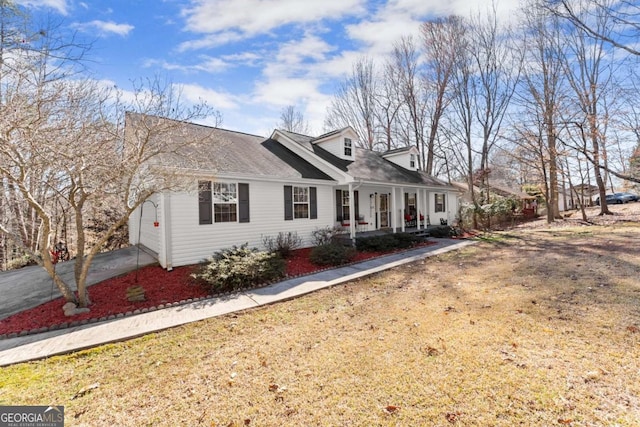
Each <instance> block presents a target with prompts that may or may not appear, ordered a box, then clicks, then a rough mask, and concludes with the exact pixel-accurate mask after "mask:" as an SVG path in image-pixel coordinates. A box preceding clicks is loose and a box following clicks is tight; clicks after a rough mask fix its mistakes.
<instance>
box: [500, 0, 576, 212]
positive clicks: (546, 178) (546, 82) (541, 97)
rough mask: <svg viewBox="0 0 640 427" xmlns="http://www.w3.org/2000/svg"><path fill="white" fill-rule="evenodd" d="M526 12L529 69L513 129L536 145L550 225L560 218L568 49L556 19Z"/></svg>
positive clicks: (532, 8)
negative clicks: (561, 136) (560, 161)
mask: <svg viewBox="0 0 640 427" xmlns="http://www.w3.org/2000/svg"><path fill="white" fill-rule="evenodd" d="M522 12H523V18H524V19H523V22H524V28H523V32H522V34H523V36H524V39H523V42H522V46H521V49H522V51H523V57H524V58H525V62H526V64H527V67H526V68H525V69H524V70H523V72H522V78H521V80H520V91H519V92H518V93H517V95H516V101H517V104H518V105H520V106H521V109H520V110H519V111H518V112H517V113H516V114H517V118H514V120H513V125H512V127H513V129H514V131H515V132H516V135H520V136H521V137H522V139H521V140H520V141H521V142H522V143H524V144H532V145H531V148H532V152H533V153H535V154H536V159H537V162H538V164H539V170H540V171H541V176H542V177H543V184H544V192H545V198H546V201H547V222H548V223H551V222H553V221H554V219H555V218H558V217H559V206H558V147H557V144H558V143H557V140H556V135H557V133H558V130H559V129H558V122H559V121H560V108H561V103H562V101H563V99H562V97H563V83H564V67H563V64H564V58H565V47H564V43H563V37H562V31H561V27H560V24H559V22H558V19H557V18H556V17H555V16H553V15H552V14H549V13H548V11H546V10H545V9H544V8H541V7H540V5H536V4H533V5H530V6H529V7H526V8H524V9H523V10H522ZM523 117H526V118H527V119H528V120H523ZM536 139H537V141H536Z"/></svg>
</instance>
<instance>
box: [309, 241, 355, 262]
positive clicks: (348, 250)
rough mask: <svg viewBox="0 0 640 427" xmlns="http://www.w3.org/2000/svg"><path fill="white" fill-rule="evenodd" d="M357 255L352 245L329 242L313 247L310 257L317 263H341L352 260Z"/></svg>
mask: <svg viewBox="0 0 640 427" xmlns="http://www.w3.org/2000/svg"><path fill="white" fill-rule="evenodd" d="M355 256H356V250H355V249H354V248H352V247H351V246H344V245H340V244H337V243H327V244H325V245H320V246H316V247H315V248H313V249H312V250H311V253H310V255H309V259H310V260H311V262H312V263H314V264H316V265H341V264H347V263H349V262H351V261H352V260H353V258H354V257H355Z"/></svg>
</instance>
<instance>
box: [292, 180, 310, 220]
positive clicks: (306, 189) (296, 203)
mask: <svg viewBox="0 0 640 427" xmlns="http://www.w3.org/2000/svg"><path fill="white" fill-rule="evenodd" d="M296 190H298V191H299V190H304V191H303V192H302V194H300V193H298V194H296ZM291 192H292V198H291V202H292V203H293V219H309V217H310V216H311V197H310V196H309V187H307V186H302V185H294V186H292V188H291ZM301 195H302V196H305V199H306V201H296V197H300V196H301ZM296 206H306V209H305V211H306V216H298V215H299V212H298V211H297V210H296Z"/></svg>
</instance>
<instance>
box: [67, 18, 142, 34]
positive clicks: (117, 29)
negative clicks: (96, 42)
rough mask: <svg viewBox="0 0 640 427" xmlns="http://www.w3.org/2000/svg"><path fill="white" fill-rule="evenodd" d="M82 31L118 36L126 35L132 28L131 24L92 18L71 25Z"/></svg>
mask: <svg viewBox="0 0 640 427" xmlns="http://www.w3.org/2000/svg"><path fill="white" fill-rule="evenodd" d="M71 26H72V27H73V28H77V29H78V30H80V31H83V32H87V33H89V32H96V31H97V32H98V33H99V34H101V35H109V34H116V35H119V36H122V37H124V36H127V35H128V34H129V33H130V32H131V31H132V30H133V28H134V27H133V25H129V24H118V23H115V22H113V21H100V20H94V21H90V22H83V23H75V24H72V25H71Z"/></svg>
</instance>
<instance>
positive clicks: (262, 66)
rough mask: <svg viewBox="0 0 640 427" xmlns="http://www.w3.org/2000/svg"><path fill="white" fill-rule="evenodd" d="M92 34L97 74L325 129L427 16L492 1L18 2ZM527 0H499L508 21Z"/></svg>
mask: <svg viewBox="0 0 640 427" xmlns="http://www.w3.org/2000/svg"><path fill="white" fill-rule="evenodd" d="M16 2H17V3H19V4H21V5H23V6H26V7H27V8H29V10H30V12H31V13H32V15H33V16H34V18H36V19H37V18H38V17H40V16H41V15H43V14H49V15H50V16H51V17H52V18H54V19H56V20H61V21H62V22H63V25H64V26H65V27H68V28H71V29H74V30H76V31H77V32H78V34H79V35H80V36H81V37H83V38H86V39H87V40H94V44H93V48H92V49H91V52H90V54H89V58H90V60H91V62H90V63H89V64H88V65H89V69H90V71H91V72H92V73H93V77H94V78H96V79H100V80H104V81H105V82H107V83H110V84H116V85H117V86H118V87H120V88H122V89H125V90H127V89H130V88H131V80H132V79H140V78H153V77H154V76H156V75H157V76H160V77H163V78H167V79H169V80H170V81H171V82H173V83H174V84H178V85H180V86H181V87H182V91H183V95H184V96H185V97H186V99H188V100H193V101H195V100H197V99H198V98H202V99H205V100H206V101H207V102H208V103H209V104H210V105H212V106H213V107H214V108H216V109H217V110H219V111H220V112H221V113H222V115H223V124H222V127H224V128H227V129H233V130H239V131H243V132H248V133H255V134H259V135H268V134H269V133H270V132H271V131H272V130H273V128H274V127H275V125H276V123H277V122H278V121H279V117H280V112H281V110H282V108H283V107H286V106H287V105H295V106H296V108H297V109H298V110H299V111H301V112H302V113H303V114H304V117H305V119H307V121H308V122H309V124H310V126H311V129H312V131H313V132H314V133H316V134H319V133H321V132H322V131H323V127H322V126H323V120H324V116H325V112H326V109H327V107H328V105H329V103H330V101H331V97H332V95H333V93H334V92H335V88H336V86H337V85H338V84H339V82H340V81H341V80H343V79H344V77H345V76H346V75H347V74H348V73H349V72H350V71H351V66H352V64H353V63H354V61H355V60H356V59H357V58H359V57H362V56H364V55H366V56H368V57H371V58H373V59H376V58H381V57H383V56H384V55H385V54H387V53H388V52H389V51H390V50H391V49H392V45H393V42H394V41H396V40H398V39H399V38H400V37H401V36H403V35H410V34H413V35H415V36H417V35H418V32H419V25H420V23H421V22H422V21H424V20H425V19H428V18H430V17H434V16H438V15H446V14H450V13H457V14H460V15H463V16H469V14H470V13H471V12H472V11H476V10H478V8H482V9H484V8H486V7H488V5H489V4H490V0H448V1H447V0H393V1H382V0H372V1H366V0H117V1H104V0H84V1H77V0H17V1H16ZM517 4H518V0H498V3H497V7H498V11H499V14H500V15H501V16H502V17H505V18H507V19H508V17H509V16H512V13H513V10H514V9H515V8H516V6H517Z"/></svg>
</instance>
